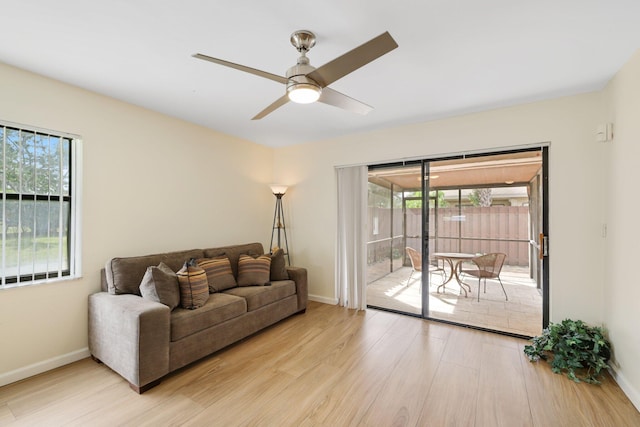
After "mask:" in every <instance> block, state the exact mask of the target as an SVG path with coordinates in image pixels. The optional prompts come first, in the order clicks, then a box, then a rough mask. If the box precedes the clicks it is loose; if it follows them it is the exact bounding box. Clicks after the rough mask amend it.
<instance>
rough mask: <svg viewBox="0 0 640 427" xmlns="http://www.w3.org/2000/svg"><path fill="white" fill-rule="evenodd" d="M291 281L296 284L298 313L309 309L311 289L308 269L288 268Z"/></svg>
mask: <svg viewBox="0 0 640 427" xmlns="http://www.w3.org/2000/svg"><path fill="white" fill-rule="evenodd" d="M287 273H288V274H289V279H291V280H293V281H294V282H295V283H296V295H297V296H298V311H304V310H306V309H307V300H308V298H309V289H308V283H307V269H306V268H302V267H287Z"/></svg>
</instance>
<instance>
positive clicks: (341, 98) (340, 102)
mask: <svg viewBox="0 0 640 427" xmlns="http://www.w3.org/2000/svg"><path fill="white" fill-rule="evenodd" d="M318 102H322V103H324V104H328V105H333V106H334V107H338V108H342V109H343V110H347V111H351V112H353V113H358V114H362V115H365V114H367V113H368V112H370V111H371V110H373V107H371V106H369V105H367V104H364V103H362V102H360V101H357V100H355V99H353V98H350V97H348V96H347V95H345V94H342V93H340V92H338V91H337V90H333V89H329V88H328V87H325V88H324V89H322V94H321V95H320V99H318Z"/></svg>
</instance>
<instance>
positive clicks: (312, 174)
mask: <svg viewBox="0 0 640 427" xmlns="http://www.w3.org/2000/svg"><path fill="white" fill-rule="evenodd" d="M639 113H640V52H638V53H636V55H635V56H634V57H633V59H632V60H631V61H630V62H629V63H628V64H627V65H626V66H625V67H624V68H623V69H622V70H621V71H620V72H619V73H618V75H617V76H616V77H615V79H614V80H613V81H612V82H611V83H610V84H609V86H608V87H607V88H606V90H604V91H602V92H597V93H591V94H585V95H579V96H572V97H566V98H560V99H556V100H551V101H543V102H536V103H532V104H526V105H520V106H516V107H510V108H504V109H499V110H494V111H488V112H483V113H478V114H471V115H466V116H461V117H455V118H451V119H445V120H438V121H432V122H425V123H420V124H415V125H410V126H403V127H399V128H394V129H384V130H379V131H376V132H371V133H367V134H361V135H352V136H349V137H344V138H339V139H332V140H328V141H322V142H318V143H312V144H305V145H299V146H293V147H285V148H280V149H278V150H276V157H275V159H276V160H275V167H274V171H275V173H276V176H277V179H278V180H279V181H281V182H283V183H288V184H291V185H294V186H295V187H294V191H292V192H291V193H290V194H289V195H288V196H289V199H288V200H287V203H288V208H289V213H288V215H290V218H289V219H288V220H289V222H290V223H292V224H293V230H292V234H293V239H292V246H293V247H295V253H296V263H298V264H300V265H305V266H307V267H308V268H309V277H310V278H309V281H310V294H311V295H312V298H314V299H317V300H320V301H326V302H334V301H335V300H336V292H335V285H334V277H333V266H334V247H335V229H336V222H335V217H336V215H335V212H336V188H335V175H334V168H335V167H336V166H343V165H352V164H371V163H379V162H384V161H393V160H401V159H403V158H415V157H421V156H424V157H434V156H439V155H442V154H447V153H461V152H465V151H470V150H471V151H473V150H491V149H501V148H507V147H513V146H520V145H528V144H536V143H540V142H549V143H550V149H549V153H550V160H549V163H550V165H549V188H550V189H549V193H550V194H549V208H550V219H549V227H550V232H549V241H550V243H549V244H550V300H551V301H550V303H551V313H550V314H551V321H554V322H559V321H561V320H562V319H564V318H576V319H582V320H585V321H587V322H589V323H591V324H595V325H604V326H605V327H606V328H607V329H608V331H609V334H610V338H611V341H612V344H613V346H614V351H615V355H616V359H615V361H614V367H615V368H616V372H617V379H618V382H619V383H620V385H621V386H622V388H623V390H624V391H625V393H626V394H627V396H629V397H630V398H631V400H632V401H633V402H634V404H635V405H636V407H639V408H640V394H639V391H640V366H638V364H637V361H638V360H640V338H638V332H637V326H638V325H640V310H638V301H640V286H638V285H637V283H636V282H637V280H635V279H634V277H635V276H634V275H633V273H631V274H630V273H629V267H630V266H634V265H635V263H636V262H637V260H636V259H635V257H636V254H637V253H638V250H637V247H638V238H639V237H640V236H639V234H638V225H637V224H638V219H637V215H635V214H636V212H637V210H636V209H635V207H636V206H635V205H636V204H637V203H636V202H635V199H634V197H630V195H634V194H636V193H637V183H638V182H639V181H640V179H639V178H640V177H639V175H640V169H639V168H638V165H637V159H638V158H640V120H639V119H638V117H639ZM607 121H610V122H613V123H614V129H615V138H614V141H613V142H612V143H605V144H603V143H597V142H595V141H596V139H595V133H596V128H597V126H598V125H599V124H601V123H605V122H607ZM605 226H606V228H607V230H608V233H607V237H604V236H603V228H605ZM605 254H606V256H605Z"/></svg>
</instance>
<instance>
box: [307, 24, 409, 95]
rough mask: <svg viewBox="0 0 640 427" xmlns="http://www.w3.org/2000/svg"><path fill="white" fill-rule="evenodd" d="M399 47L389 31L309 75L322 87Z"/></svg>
mask: <svg viewBox="0 0 640 427" xmlns="http://www.w3.org/2000/svg"><path fill="white" fill-rule="evenodd" d="M397 47H398V43H396V41H395V40H394V39H393V37H391V34H389V32H388V31H387V32H385V33H383V34H380V35H379V36H378V37H375V38H373V39H371V40H369V41H368V42H366V43H364V44H362V45H360V46H358V47H357V48H355V49H353V50H350V51H349V52H347V53H345V54H344V55H342V56H339V57H338V58H336V59H334V60H333V61H331V62H327V63H326V64H324V65H323V66H321V67H320V68H317V69H315V70H314V71H312V72H310V73H309V74H307V77H308V78H310V79H312V80H313V81H315V82H317V83H318V84H319V85H320V86H321V87H326V86H329V85H330V84H331V83H333V82H335V81H336V80H338V79H341V78H342V77H344V76H346V75H347V74H349V73H351V72H353V71H355V70H357V69H358V68H360V67H362V66H363V65H366V64H368V63H369V62H371V61H373V60H375V59H377V58H379V57H381V56H382V55H384V54H386V53H389V52H391V51H392V50H393V49H395V48H397Z"/></svg>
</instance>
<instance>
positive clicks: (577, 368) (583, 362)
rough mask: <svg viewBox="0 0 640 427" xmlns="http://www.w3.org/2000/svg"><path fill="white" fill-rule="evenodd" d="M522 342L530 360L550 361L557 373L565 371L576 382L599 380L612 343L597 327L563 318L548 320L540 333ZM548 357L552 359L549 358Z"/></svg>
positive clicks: (595, 381) (609, 354)
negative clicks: (555, 321) (553, 321)
mask: <svg viewBox="0 0 640 427" xmlns="http://www.w3.org/2000/svg"><path fill="white" fill-rule="evenodd" d="M531 341H532V344H531V345H526V346H524V353H525V354H526V355H527V357H528V358H529V360H530V361H531V362H535V361H538V360H540V359H542V360H545V361H547V362H548V363H550V364H551V370H552V371H553V372H555V373H556V374H561V373H563V372H566V374H567V377H568V378H569V379H571V380H573V381H575V382H580V381H584V382H587V383H591V384H600V381H598V377H600V375H601V373H600V371H601V370H602V369H603V368H606V367H607V362H608V361H609V357H610V356H611V346H610V344H609V341H608V340H607V338H606V337H605V334H604V330H603V329H602V328H600V327H596V326H589V325H587V324H585V323H584V322H582V321H581V320H570V319H565V320H563V321H562V322H561V323H550V324H549V327H548V328H545V329H544V330H543V331H542V335H540V336H537V337H535V338H533V339H532V340H531ZM549 359H551V361H549Z"/></svg>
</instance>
